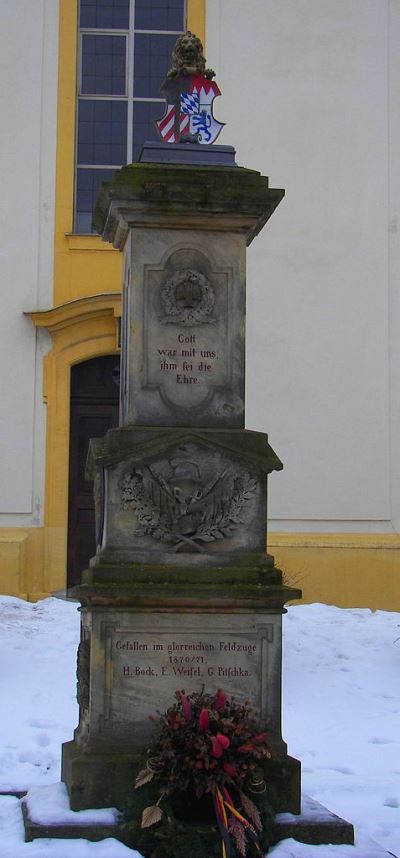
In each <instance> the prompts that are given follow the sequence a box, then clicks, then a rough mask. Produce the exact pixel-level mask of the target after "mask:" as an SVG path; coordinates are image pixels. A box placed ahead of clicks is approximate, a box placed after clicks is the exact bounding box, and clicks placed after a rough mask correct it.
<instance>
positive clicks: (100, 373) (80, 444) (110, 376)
mask: <svg viewBox="0 0 400 858" xmlns="http://www.w3.org/2000/svg"><path fill="white" fill-rule="evenodd" d="M118 410H119V356H118V355H115V354H114V355H103V356H102V357H97V358H93V359H92V360H86V361H83V362H82V363H78V364H75V365H74V366H72V367H71V409H70V447H69V453H70V454H69V489H68V545H67V586H68V587H72V586H73V585H74V584H78V583H80V581H81V575H82V572H83V570H84V569H86V568H87V566H88V564H89V560H90V558H91V557H93V555H94V553H95V550H96V543H95V520H94V501H93V483H92V482H91V481H89V480H86V479H85V465H86V457H87V452H88V447H89V441H90V439H91V438H102V437H103V435H105V434H106V432H107V430H108V429H110V428H112V427H114V426H118Z"/></svg>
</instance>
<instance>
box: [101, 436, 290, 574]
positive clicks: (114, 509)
mask: <svg viewBox="0 0 400 858" xmlns="http://www.w3.org/2000/svg"><path fill="white" fill-rule="evenodd" d="M90 458H91V467H90V469H89V470H90V472H91V473H93V471H95V472H97V473H98V474H99V479H98V485H99V486H101V491H100V497H99V499H98V504H97V505H98V514H97V518H98V528H97V530H98V545H99V549H98V554H97V557H96V559H95V560H94V561H93V565H94V566H97V565H99V564H107V563H108V564H111V565H118V564H120V563H128V562H133V563H136V564H137V563H141V564H149V563H151V562H153V563H155V564H160V563H161V564H165V565H166V566H179V565H180V566H187V563H188V560H190V565H191V566H193V567H205V566H206V563H207V562H209V563H210V565H214V566H215V565H222V566H224V565H228V564H232V565H238V564H239V565H241V564H246V563H247V565H254V563H255V561H256V560H257V562H258V563H259V564H261V565H263V566H266V565H267V559H266V557H265V534H266V524H267V519H266V477H267V474H268V473H269V472H270V471H271V470H273V469H280V468H281V467H282V465H281V463H280V461H279V459H278V457H277V456H275V454H274V452H273V450H272V449H271V448H270V447H269V445H268V443H267V437H266V436H265V435H262V434H261V433H255V432H238V431H236V432H234V431H230V432H225V431H222V430H220V431H218V432H215V431H209V432H208V431H207V430H196V431H194V430H190V429H189V430H183V429H182V430H180V431H178V430H176V431H174V430H161V429H160V430H157V429H146V430H145V429H143V430H140V429H136V430H134V429H133V430H132V429H119V430H112V431H111V432H110V433H109V434H108V436H107V439H106V440H105V441H104V442H98V443H93V444H92V447H91V453H90ZM103 474H104V476H102V475H103ZM103 580H104V577H103Z"/></svg>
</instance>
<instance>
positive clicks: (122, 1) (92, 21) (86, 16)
mask: <svg viewBox="0 0 400 858" xmlns="http://www.w3.org/2000/svg"><path fill="white" fill-rule="evenodd" d="M79 24H80V27H81V28H85V27H97V28H99V29H100V28H101V29H103V30H115V29H119V30H127V29H128V27H129V0H81V2H80V16H79Z"/></svg>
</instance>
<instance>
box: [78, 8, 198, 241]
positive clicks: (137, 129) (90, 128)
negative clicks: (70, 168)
mask: <svg viewBox="0 0 400 858" xmlns="http://www.w3.org/2000/svg"><path fill="white" fill-rule="evenodd" d="M185 29H186V2H185V0H80V4H79V56H78V99H77V101H78V105H77V140H76V171H75V174H76V182H75V220H74V230H75V232H81V233H86V232H91V221H92V212H93V206H94V204H95V202H96V197H97V193H98V190H99V187H100V184H101V182H103V181H106V180H109V179H110V178H111V177H112V175H113V173H114V171H115V170H117V169H119V168H120V167H122V166H123V165H124V164H126V163H129V162H130V161H134V160H137V158H138V156H139V153H140V149H141V146H142V144H143V143H144V141H145V140H156V139H157V134H156V131H155V128H154V120H155V119H159V118H160V117H161V116H162V114H163V105H164V100H163V98H161V96H160V93H159V88H160V86H161V83H162V81H163V80H164V78H165V75H166V73H167V71H168V68H169V65H170V57H171V52H172V50H173V48H174V45H175V42H176V39H177V37H178V35H179V34H180V33H182V32H183V31H184V30H185Z"/></svg>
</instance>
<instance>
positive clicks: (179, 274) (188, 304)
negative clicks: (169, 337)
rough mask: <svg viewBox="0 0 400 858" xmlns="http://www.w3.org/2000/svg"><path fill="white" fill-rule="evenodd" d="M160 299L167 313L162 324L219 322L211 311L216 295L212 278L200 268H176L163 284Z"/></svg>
mask: <svg viewBox="0 0 400 858" xmlns="http://www.w3.org/2000/svg"><path fill="white" fill-rule="evenodd" d="M160 297H161V303H162V306H163V309H164V312H165V316H164V317H163V318H161V319H160V322H161V324H162V325H165V324H175V325H178V324H179V325H186V326H188V327H189V326H193V325H204V324H212V325H215V324H216V319H215V318H214V317H213V316H212V315H211V313H212V310H213V307H214V303H215V295H214V290H213V288H212V286H211V283H210V281H209V280H208V278H207V277H205V275H204V274H201V273H200V271H195V270H194V269H191V268H187V269H184V270H183V269H181V270H179V271H176V272H175V274H173V275H172V277H169V278H168V280H167V281H166V282H165V283H164V285H163V286H162V288H161V294H160Z"/></svg>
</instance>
